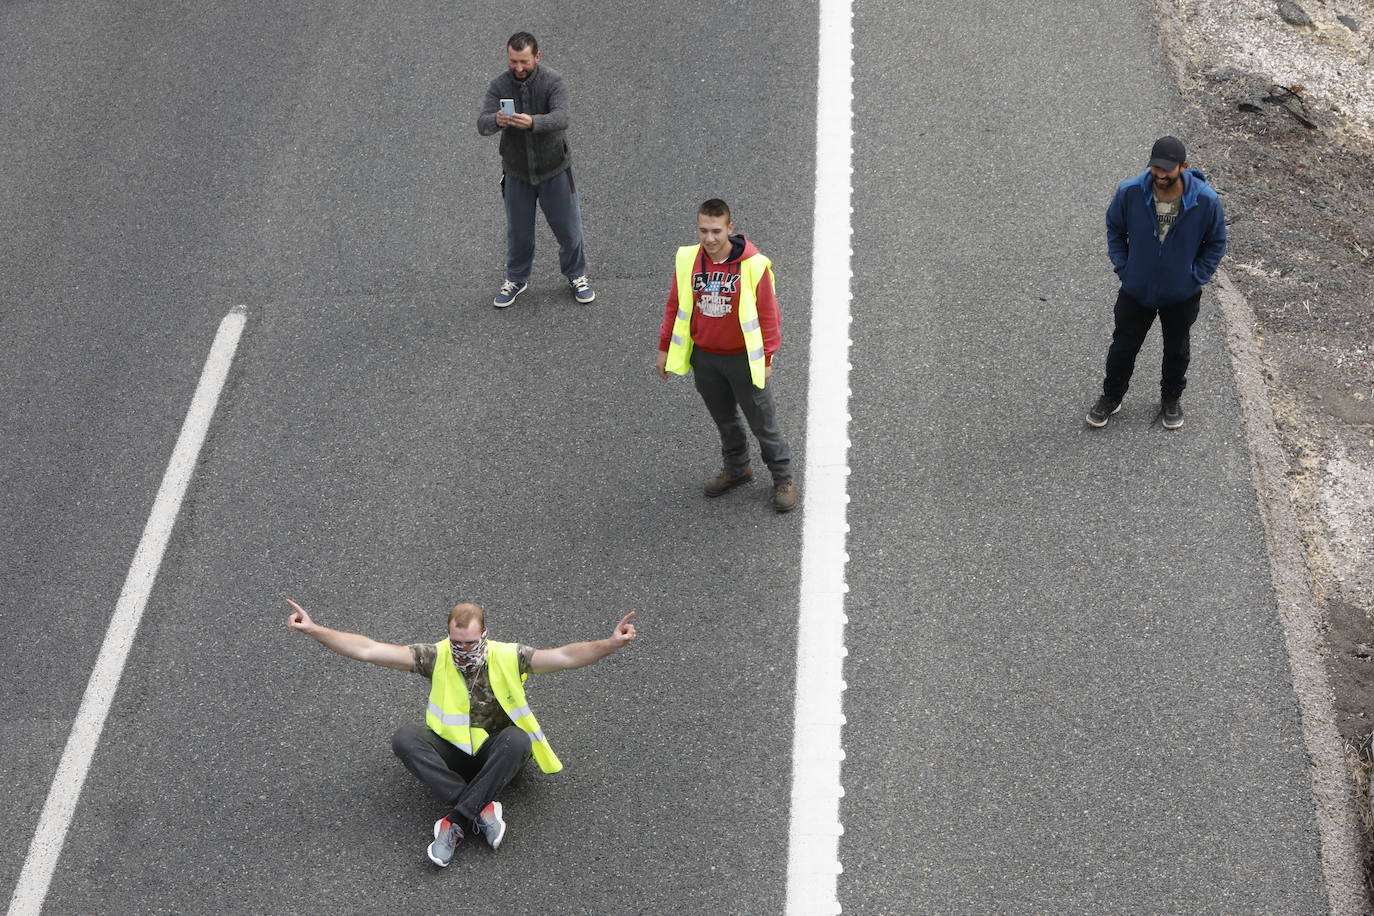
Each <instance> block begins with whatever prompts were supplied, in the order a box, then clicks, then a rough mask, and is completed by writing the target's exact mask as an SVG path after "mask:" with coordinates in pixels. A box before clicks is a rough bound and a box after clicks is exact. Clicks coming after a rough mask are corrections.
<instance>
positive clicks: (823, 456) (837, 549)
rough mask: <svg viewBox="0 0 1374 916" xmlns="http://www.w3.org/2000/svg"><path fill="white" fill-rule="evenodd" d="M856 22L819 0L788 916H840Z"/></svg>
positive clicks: (830, 0)
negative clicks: (814, 170)
mask: <svg viewBox="0 0 1374 916" xmlns="http://www.w3.org/2000/svg"><path fill="white" fill-rule="evenodd" d="M852 37H853V12H852V9H851V4H850V3H849V2H848V0H842V2H837V0H821V4H820V35H819V72H818V74H817V80H816V209H815V222H814V227H813V241H812V251H811V258H812V268H811V375H810V380H809V382H808V388H807V422H806V476H805V485H806V507H805V513H806V516H805V519H804V521H803V524H802V555H801V594H800V602H799V610H798V625H797V685H796V699H795V703H796V708H795V711H794V714H793V730H792V797H791V818H790V825H789V828H788V841H787V904H786V913H787V914H788V916H803V914H818V916H819V914H825V916H831V914H835V913H839V912H840V903H839V875H840V871H841V867H840V860H839V847H840V835H841V834H842V833H843V832H844V828H843V827H842V826H841V823H840V798H841V797H842V796H843V795H844V788H843V786H842V783H841V779H840V776H841V774H840V764H841V761H843V760H844V750H843V747H842V744H841V740H842V730H843V726H844V704H843V697H844V688H845V684H844V657H845V654H846V649H845V648H844V625H845V622H846V618H845V616H844V611H845V600H844V595H845V592H846V591H847V590H848V587H847V586H846V585H845V563H846V562H847V561H848V559H849V557H848V555H847V554H846V553H845V535H846V533H847V532H848V531H849V525H848V524H847V522H846V520H845V519H846V514H847V507H848V503H849V495H848V492H847V478H848V475H849V465H848V460H849V438H848V436H849V342H850V341H849V322H850V318H849V305H850V289H849V280H850V258H851V255H852V250H851V248H850V236H851V232H852V226H851V221H850V212H851V210H850V197H851V181H850V177H851V174H852V171H853V168H852V165H851V160H852V158H853V149H852V139H853V126H852V117H853V114H852V110H851V109H852V104H853V44H852Z"/></svg>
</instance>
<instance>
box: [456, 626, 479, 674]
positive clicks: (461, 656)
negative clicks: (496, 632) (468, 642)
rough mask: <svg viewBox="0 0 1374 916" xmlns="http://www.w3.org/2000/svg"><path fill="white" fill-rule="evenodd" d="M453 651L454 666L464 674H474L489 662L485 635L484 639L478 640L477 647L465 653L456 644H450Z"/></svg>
mask: <svg viewBox="0 0 1374 916" xmlns="http://www.w3.org/2000/svg"><path fill="white" fill-rule="evenodd" d="M450 646H451V647H452V650H453V665H454V667H456V668H457V669H458V670H459V671H461V672H463V673H464V674H472V673H473V672H474V671H477V670H478V669H479V668H481V667H482V665H483V664H485V663H486V660H487V634H485V633H483V634H482V638H481V639H479V640H477V645H475V646H473V647H472V648H471V649H469V650H467V651H464V650H463V648H462V647H460V646H459V645H458V644H457V643H456V642H454V643H450Z"/></svg>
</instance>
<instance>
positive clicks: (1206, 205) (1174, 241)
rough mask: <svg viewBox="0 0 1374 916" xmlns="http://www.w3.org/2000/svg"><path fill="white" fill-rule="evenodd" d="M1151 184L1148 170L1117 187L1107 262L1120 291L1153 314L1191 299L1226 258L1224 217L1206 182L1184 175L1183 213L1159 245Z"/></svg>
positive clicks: (1190, 173)
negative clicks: (1112, 269)
mask: <svg viewBox="0 0 1374 916" xmlns="http://www.w3.org/2000/svg"><path fill="white" fill-rule="evenodd" d="M1152 178H1153V176H1152V175H1151V174H1150V172H1149V170H1148V169H1147V170H1146V171H1144V172H1141V173H1140V174H1139V175H1137V176H1136V177H1134V178H1128V179H1126V180H1125V181H1123V182H1121V184H1120V185H1119V186H1118V187H1117V189H1116V196H1115V197H1113V198H1112V203H1111V206H1109V207H1108V208H1107V257H1109V258H1111V259H1112V267H1113V268H1114V269H1115V270H1116V275H1117V276H1118V277H1120V278H1121V288H1122V289H1124V290H1125V291H1126V293H1127V294H1128V295H1130V296H1131V297H1132V298H1134V299H1136V300H1138V301H1139V302H1140V303H1141V304H1142V305H1144V306H1146V307H1147V308H1152V309H1157V308H1162V307H1163V306H1166V305H1173V304H1174V303H1175V302H1182V301H1183V300H1184V299H1190V298H1192V297H1193V296H1195V295H1196V294H1197V293H1198V291H1199V290H1201V289H1202V284H1204V283H1206V282H1207V281H1208V280H1210V279H1212V274H1214V273H1216V269H1217V265H1218V264H1220V263H1221V256H1222V255H1224V254H1225V253H1226V217H1225V216H1224V215H1223V214H1222V212H1221V201H1220V200H1218V199H1217V192H1216V191H1213V190H1212V186H1211V185H1209V184H1208V183H1207V176H1206V175H1204V174H1202V173H1201V172H1200V171H1198V170H1197V169H1184V171H1183V207H1182V209H1181V210H1180V212H1179V214H1178V219H1176V220H1175V221H1174V225H1173V226H1172V227H1171V228H1170V229H1169V234H1168V235H1166V236H1165V237H1164V242H1163V244H1160V241H1159V224H1158V222H1157V221H1156V219H1155V193H1154V184H1153V181H1152Z"/></svg>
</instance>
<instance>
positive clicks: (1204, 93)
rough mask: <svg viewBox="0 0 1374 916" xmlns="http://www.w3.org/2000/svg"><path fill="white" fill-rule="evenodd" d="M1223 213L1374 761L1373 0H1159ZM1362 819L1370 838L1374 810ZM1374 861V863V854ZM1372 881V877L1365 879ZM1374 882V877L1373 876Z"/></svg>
mask: <svg viewBox="0 0 1374 916" xmlns="http://www.w3.org/2000/svg"><path fill="white" fill-rule="evenodd" d="M1156 8H1157V12H1158V18H1159V24H1160V37H1161V41H1162V44H1163V47H1164V49H1165V52H1166V54H1167V55H1168V57H1169V59H1170V62H1171V64H1172V65H1173V68H1174V73H1175V77H1176V79H1177V80H1178V82H1179V84H1180V86H1181V87H1182V90H1183V95H1184V97H1185V99H1187V100H1188V102H1189V104H1190V106H1191V108H1192V111H1191V112H1190V118H1189V121H1190V122H1191V123H1189V124H1188V125H1187V126H1186V129H1187V130H1189V131H1190V133H1191V135H1185V134H1183V133H1182V130H1183V129H1185V128H1181V129H1180V135H1181V136H1184V138H1185V140H1186V141H1187V142H1188V149H1189V159H1190V162H1191V164H1192V165H1194V166H1195V167H1198V168H1201V169H1202V170H1203V171H1205V172H1206V173H1207V174H1208V177H1209V179H1210V180H1211V181H1212V183H1213V184H1214V185H1215V186H1216V188H1217V189H1218V191H1219V193H1220V194H1221V196H1222V201H1223V203H1224V205H1225V207H1226V213H1227V217H1228V223H1229V224H1230V251H1229V254H1228V257H1227V260H1226V261H1225V262H1223V267H1224V269H1226V270H1227V271H1228V273H1229V275H1230V277H1231V280H1232V281H1233V282H1234V283H1235V284H1236V286H1237V287H1239V288H1240V290H1241V291H1242V292H1243V293H1244V295H1245V297H1246V299H1247V300H1248V302H1249V305H1250V307H1251V308H1252V309H1253V311H1254V313H1255V318H1256V325H1257V329H1258V332H1259V334H1260V336H1261V338H1262V341H1261V342H1262V348H1263V355H1264V363H1265V377H1266V381H1267V382H1268V386H1269V398H1270V402H1271V405H1272V407H1273V410H1274V416H1275V421H1276V424H1277V427H1278V432H1279V437H1280V439H1281V440H1282V445H1283V447H1284V449H1285V451H1286V453H1287V459H1288V461H1289V462H1290V467H1289V469H1288V479H1289V481H1290V489H1291V498H1292V501H1293V505H1294V507H1295V508H1296V510H1297V513H1298V516H1299V519H1300V524H1301V526H1302V534H1303V539H1304V542H1305V547H1306V550H1307V561H1308V568H1309V571H1310V580H1311V585H1312V592H1313V599H1314V601H1315V603H1316V605H1317V607H1318V608H1319V609H1320V610H1321V611H1322V613H1323V615H1324V618H1325V620H1324V623H1325V635H1326V653H1325V654H1326V662H1327V670H1328V674H1329V677H1330V679H1331V683H1332V687H1333V689H1334V692H1335V705H1336V709H1335V712H1336V722H1337V726H1338V728H1339V729H1340V732H1341V735H1342V737H1343V738H1344V741H1345V745H1346V749H1347V752H1348V753H1349V755H1350V760H1349V764H1350V766H1351V768H1352V769H1353V770H1354V771H1355V772H1356V774H1357V779H1358V781H1359V783H1360V787H1361V789H1362V790H1367V788H1368V785H1369V779H1370V773H1371V770H1374V749H1371V731H1374V318H1372V317H1371V307H1374V0H1156ZM1360 816H1361V818H1362V819H1363V823H1364V824H1365V828H1366V844H1367V846H1366V848H1367V849H1374V818H1371V813H1370V809H1369V806H1368V805H1361V812H1360ZM1366 862H1367V863H1371V862H1374V860H1372V859H1370V858H1366ZM1367 880H1368V879H1367ZM1371 886H1374V885H1371Z"/></svg>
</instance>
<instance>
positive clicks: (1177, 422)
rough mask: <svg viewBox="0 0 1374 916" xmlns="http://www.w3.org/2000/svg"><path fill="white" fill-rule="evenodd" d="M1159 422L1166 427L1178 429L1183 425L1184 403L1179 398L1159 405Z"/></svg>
mask: <svg viewBox="0 0 1374 916" xmlns="http://www.w3.org/2000/svg"><path fill="white" fill-rule="evenodd" d="M1159 423H1160V425H1161V426H1163V427H1164V428H1165V429H1178V428H1179V427H1180V426H1182V425H1183V405H1182V404H1180V403H1179V402H1178V398H1174V399H1173V400H1172V401H1164V402H1163V403H1162V404H1160V405H1159Z"/></svg>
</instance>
